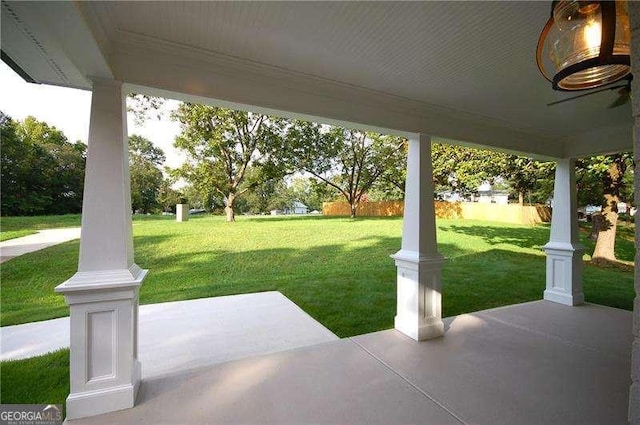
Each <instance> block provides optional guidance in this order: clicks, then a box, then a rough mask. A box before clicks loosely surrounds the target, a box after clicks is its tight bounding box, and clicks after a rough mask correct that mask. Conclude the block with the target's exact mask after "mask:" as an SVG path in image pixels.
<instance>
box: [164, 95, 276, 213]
mask: <svg viewBox="0 0 640 425" xmlns="http://www.w3.org/2000/svg"><path fill="white" fill-rule="evenodd" d="M173 117H174V119H176V120H177V121H178V122H180V124H181V127H182V132H181V134H180V135H179V136H178V137H177V138H176V140H175V143H174V144H175V146H176V147H177V148H179V149H182V150H184V151H185V152H186V153H187V155H188V161H187V163H185V165H184V166H183V167H182V168H181V170H180V172H181V175H182V176H183V177H184V178H185V179H186V180H187V181H189V182H191V183H192V184H193V185H197V186H198V189H199V190H202V191H203V192H208V193H216V194H217V195H218V196H220V197H222V198H223V200H224V203H225V212H226V216H227V221H235V210H234V208H235V204H236V200H237V199H238V198H239V197H241V196H242V195H244V194H245V193H246V192H247V191H249V190H251V189H252V188H254V187H256V186H257V185H259V184H261V183H262V181H264V180H268V179H271V178H273V177H275V176H277V175H279V174H281V173H282V172H283V170H282V169H281V168H280V167H279V166H278V165H277V161H275V156H274V155H273V154H274V153H275V147H277V146H279V145H281V143H280V140H279V137H280V136H279V134H280V133H279V128H278V126H277V125H276V121H275V120H272V119H270V118H269V117H267V116H266V115H262V114H256V113H252V112H243V111H233V110H229V109H225V108H218V107H212V106H206V105H196V104H190V103H183V104H182V105H180V107H179V108H178V109H177V110H176V111H175V113H174V114H173ZM249 167H251V168H252V169H254V170H255V171H256V173H257V174H260V175H261V176H263V179H262V180H254V181H252V182H250V183H247V181H246V177H247V172H248V169H249ZM258 171H259V173H258Z"/></svg>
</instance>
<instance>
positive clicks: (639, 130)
mask: <svg viewBox="0 0 640 425" xmlns="http://www.w3.org/2000/svg"><path fill="white" fill-rule="evenodd" d="M627 6H628V8H629V18H630V21H631V22H630V23H631V71H632V73H633V75H634V76H635V78H634V79H633V81H632V82H631V85H632V92H633V93H634V95H633V96H632V98H631V99H632V103H631V107H632V111H633V158H634V160H635V162H636V164H640V2H635V1H630V2H628V3H627ZM633 174H634V177H633V180H634V184H635V186H634V187H635V198H636V199H635V201H636V206H638V205H640V204H639V203H638V202H640V173H639V172H638V171H637V169H636V172H635V173H633ZM637 217H638V213H637V212H636V218H637ZM635 232H636V242H635V243H636V257H635V263H636V269H635V290H636V298H635V300H634V303H633V345H632V347H633V348H632V350H631V388H630V390H629V423H631V424H634V425H635V424H640V297H639V296H638V295H639V294H640V270H639V269H638V265H640V226H636V229H635Z"/></svg>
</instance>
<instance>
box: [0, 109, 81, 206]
mask: <svg viewBox="0 0 640 425" xmlns="http://www.w3.org/2000/svg"><path fill="white" fill-rule="evenodd" d="M0 115H2V119H1V121H2V149H0V155H1V169H2V171H1V174H2V175H1V179H2V187H1V198H2V214H4V215H33V214H68V213H77V212H79V211H80V210H81V207H82V188H83V183H84V167H85V153H86V146H85V145H84V144H83V143H81V142H76V143H70V142H68V141H67V138H66V137H65V136H64V134H63V133H62V132H61V131H60V130H58V129H56V128H55V127H52V126H50V125H48V124H47V123H45V122H42V121H38V120H37V119H35V118H33V117H27V118H26V119H25V120H24V121H23V122H16V121H14V120H12V119H11V118H9V117H7V116H6V115H4V114H0Z"/></svg>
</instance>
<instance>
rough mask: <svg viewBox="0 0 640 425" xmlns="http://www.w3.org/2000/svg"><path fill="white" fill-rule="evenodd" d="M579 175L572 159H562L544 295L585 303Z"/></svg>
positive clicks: (567, 302) (555, 189)
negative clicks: (579, 208) (579, 211)
mask: <svg viewBox="0 0 640 425" xmlns="http://www.w3.org/2000/svg"><path fill="white" fill-rule="evenodd" d="M577 204H578V202H577V193H576V177H575V165H574V161H573V159H560V160H558V162H557V165H556V178H555V182H554V186H553V212H552V216H551V236H550V238H549V243H547V244H546V245H545V246H544V247H543V249H544V251H545V252H546V254H547V287H546V289H545V291H544V299H545V300H548V301H553V302H556V303H560V304H565V305H579V304H582V303H584V293H583V292H582V267H583V262H582V254H583V253H584V247H583V246H582V245H581V244H580V241H579V238H578V209H577Z"/></svg>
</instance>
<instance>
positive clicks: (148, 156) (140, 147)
mask: <svg viewBox="0 0 640 425" xmlns="http://www.w3.org/2000/svg"><path fill="white" fill-rule="evenodd" d="M164 161H165V155H164V152H163V151H162V149H160V148H158V147H156V146H154V145H153V143H152V142H151V141H150V140H148V139H145V138H144V137H142V136H138V135H133V136H131V137H129V170H130V173H131V208H132V209H133V211H139V212H142V213H148V212H151V211H153V210H154V209H156V208H158V207H159V206H160V203H159V201H158V195H159V193H160V189H161V187H162V184H163V180H164V177H163V175H162V171H161V170H160V166H161V165H162V164H163V163H164Z"/></svg>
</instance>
